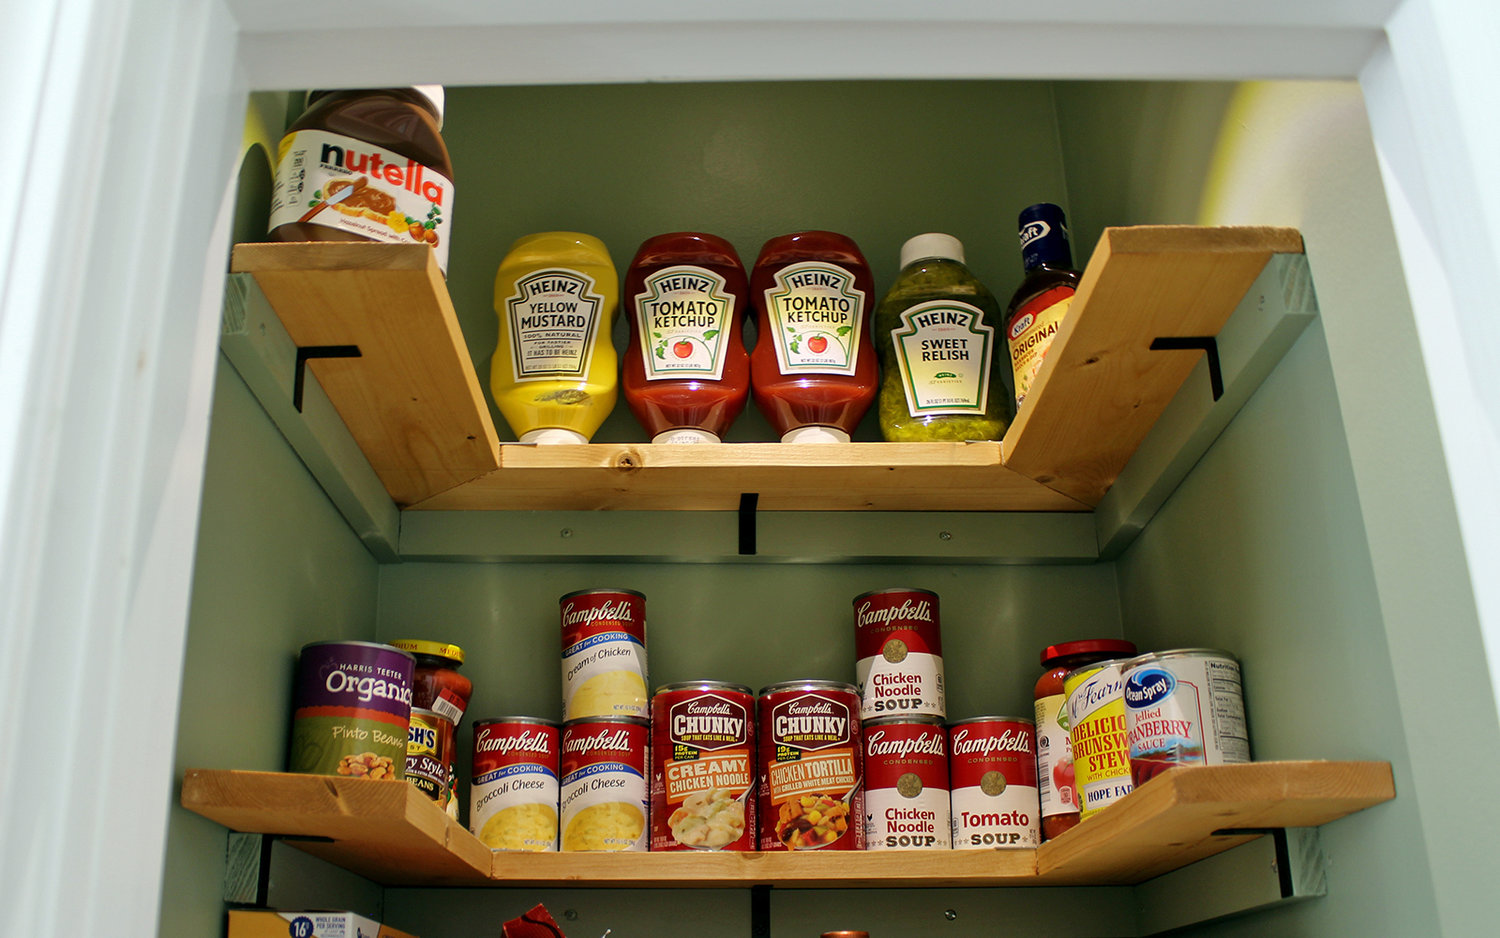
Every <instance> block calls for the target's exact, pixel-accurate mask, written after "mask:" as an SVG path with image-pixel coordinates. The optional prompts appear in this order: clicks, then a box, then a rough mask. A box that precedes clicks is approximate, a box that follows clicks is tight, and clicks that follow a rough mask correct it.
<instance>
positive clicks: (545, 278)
mask: <svg viewBox="0 0 1500 938" xmlns="http://www.w3.org/2000/svg"><path fill="white" fill-rule="evenodd" d="M603 308H604V297H603V296H602V295H601V294H600V293H599V292H598V290H596V289H595V288H594V278H592V277H590V276H588V275H587V274H581V273H579V272H578V271H576V270H568V269H567V268H562V267H553V268H548V269H545V270H538V271H536V272H535V273H531V274H528V275H526V276H525V277H522V278H521V279H519V280H517V281H516V289H515V292H514V293H512V294H511V295H510V297H508V298H507V299H506V300H505V312H506V315H508V316H509V317H510V355H511V366H512V368H513V370H514V373H515V376H516V380H517V381H539V380H543V379H546V378H557V377H568V378H581V377H584V376H586V375H587V374H588V373H589V365H590V364H591V362H592V361H593V357H594V335H595V333H597V332H598V331H599V328H600V326H599V320H600V318H601V316H600V311H601V310H602V309H603Z"/></svg>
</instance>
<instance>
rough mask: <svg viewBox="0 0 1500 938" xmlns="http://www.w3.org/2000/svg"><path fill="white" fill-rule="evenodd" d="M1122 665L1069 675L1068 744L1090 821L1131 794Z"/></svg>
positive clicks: (1081, 806)
mask: <svg viewBox="0 0 1500 938" xmlns="http://www.w3.org/2000/svg"><path fill="white" fill-rule="evenodd" d="M1124 663H1125V662H1124V661H1122V660H1115V661H1101V662H1099V663H1098V664H1090V665H1085V666H1084V667H1081V668H1075V669H1073V670H1072V671H1069V672H1068V676H1067V677H1066V678H1064V679H1063V688H1064V692H1065V693H1066V694H1067V695H1068V740H1069V742H1070V743H1071V744H1072V747H1073V773H1074V784H1075V785H1076V786H1077V788H1078V801H1079V815H1080V816H1081V817H1082V819H1083V820H1088V819H1089V817H1091V816H1092V815H1094V814H1097V813H1099V811H1101V810H1103V809H1104V808H1105V807H1107V806H1109V805H1111V804H1113V803H1114V802H1116V801H1119V800H1120V799H1121V798H1123V797H1125V796H1126V795H1128V794H1130V792H1131V789H1133V788H1134V787H1135V785H1134V784H1133V783H1132V782H1131V781H1130V743H1129V742H1128V740H1127V739H1126V731H1125V696H1124V689H1125V681H1124V678H1123V677H1121V675H1120V666H1121V665H1123V664H1124Z"/></svg>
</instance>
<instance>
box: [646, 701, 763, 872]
mask: <svg viewBox="0 0 1500 938" xmlns="http://www.w3.org/2000/svg"><path fill="white" fill-rule="evenodd" d="M651 737H652V738H651V756H652V758H651V849H652V850H756V849H758V846H757V843H756V837H757V833H756V827H755V816H756V807H757V805H756V803H755V695H754V694H751V693H750V688H748V687H745V686H743V685H740V684H726V683H724V682H722V681H692V682H688V683H683V684H668V685H666V686H664V687H659V688H657V690H656V695H655V696H654V697H652V698H651Z"/></svg>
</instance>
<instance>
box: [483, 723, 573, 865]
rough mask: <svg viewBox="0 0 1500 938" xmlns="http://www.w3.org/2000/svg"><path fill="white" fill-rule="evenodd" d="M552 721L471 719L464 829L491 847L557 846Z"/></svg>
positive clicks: (541, 848) (554, 730) (526, 848)
mask: <svg viewBox="0 0 1500 938" xmlns="http://www.w3.org/2000/svg"><path fill="white" fill-rule="evenodd" d="M558 743H559V732H558V727H557V724H556V723H553V722H552V721H551V720H542V719H538V718H536V717H494V718H491V719H488V720H479V721H478V722H476V723H475V724H474V775H473V778H474V781H473V784H472V785H471V786H470V788H469V830H471V831H473V832H474V836H475V837H478V838H479V839H480V840H481V841H483V842H484V844H485V846H487V847H489V848H490V849H491V850H524V851H529V852H532V853H546V852H550V851H555V850H556V849H557V799H558V781H557V774H558Z"/></svg>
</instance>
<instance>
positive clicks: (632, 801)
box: [559, 717, 651, 853]
mask: <svg viewBox="0 0 1500 938" xmlns="http://www.w3.org/2000/svg"><path fill="white" fill-rule="evenodd" d="M650 738H651V732H650V723H649V721H647V720H642V719H638V718H636V717H592V718H590V719H587V720H570V721H568V722H567V723H564V724H563V729H562V758H561V762H562V797H561V802H562V804H561V811H560V812H559V814H560V818H559V822H560V826H561V829H562V849H563V852H564V853H579V852H584V851H599V850H612V851H620V850H645V849H647V835H646V818H647V817H648V816H649V815H648V812H649V808H650V798H649V797H648V794H647V784H646V766H647V765H649V764H650V755H649V750H650Z"/></svg>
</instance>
